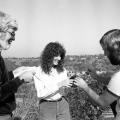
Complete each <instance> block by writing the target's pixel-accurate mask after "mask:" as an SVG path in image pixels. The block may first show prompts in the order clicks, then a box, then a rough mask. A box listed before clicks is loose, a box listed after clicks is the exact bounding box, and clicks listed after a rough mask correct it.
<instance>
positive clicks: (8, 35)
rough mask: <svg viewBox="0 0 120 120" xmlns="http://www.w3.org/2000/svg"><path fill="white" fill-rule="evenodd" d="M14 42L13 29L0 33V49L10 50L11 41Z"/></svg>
mask: <svg viewBox="0 0 120 120" xmlns="http://www.w3.org/2000/svg"><path fill="white" fill-rule="evenodd" d="M14 40H15V29H14V28H10V29H8V30H7V31H6V32H1V33H0V49H1V50H7V49H9V48H10V46H11V43H12V41H14Z"/></svg>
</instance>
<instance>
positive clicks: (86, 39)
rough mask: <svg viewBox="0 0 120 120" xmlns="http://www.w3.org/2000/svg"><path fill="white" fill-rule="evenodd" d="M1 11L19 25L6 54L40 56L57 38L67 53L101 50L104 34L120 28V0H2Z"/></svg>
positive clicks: (94, 52)
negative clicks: (47, 45) (14, 19)
mask: <svg viewBox="0 0 120 120" xmlns="http://www.w3.org/2000/svg"><path fill="white" fill-rule="evenodd" d="M0 11H3V12H5V13H8V14H10V15H11V16H12V17H14V18H16V19H17V21H18V25H19V28H18V31H17V32H16V41H15V42H13V43H12V45H11V48H10V49H9V50H7V51H2V55H3V57H38V56H39V55H40V53H41V51H42V50H43V49H44V47H45V46H46V44H48V43H49V42H55V41H58V42H60V43H61V44H63V45H64V47H65V48H66V51H67V55H81V54H82V55H83V54H92V55H93V54H100V53H103V51H102V48H101V46H100V44H99V40H100V38H101V37H102V35H103V34H104V33H105V32H107V31H108V30H111V29H120V0H0Z"/></svg>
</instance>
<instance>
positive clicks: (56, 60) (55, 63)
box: [53, 55, 61, 66]
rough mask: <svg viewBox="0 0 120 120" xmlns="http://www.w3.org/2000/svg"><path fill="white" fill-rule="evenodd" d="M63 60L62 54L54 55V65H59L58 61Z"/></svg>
mask: <svg viewBox="0 0 120 120" xmlns="http://www.w3.org/2000/svg"><path fill="white" fill-rule="evenodd" d="M60 60H61V57H60V55H59V56H57V57H54V59H53V65H55V66H56V65H58V63H59V61H60Z"/></svg>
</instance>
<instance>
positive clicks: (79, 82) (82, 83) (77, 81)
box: [74, 77, 88, 88]
mask: <svg viewBox="0 0 120 120" xmlns="http://www.w3.org/2000/svg"><path fill="white" fill-rule="evenodd" d="M74 84H75V85H76V86H78V87H80V88H86V86H88V85H87V83H86V82H85V81H84V80H83V79H82V78H80V77H77V78H75V80H74Z"/></svg>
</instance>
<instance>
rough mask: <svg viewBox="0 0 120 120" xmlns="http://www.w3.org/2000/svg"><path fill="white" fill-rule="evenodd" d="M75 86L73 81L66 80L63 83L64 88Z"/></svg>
mask: <svg viewBox="0 0 120 120" xmlns="http://www.w3.org/2000/svg"><path fill="white" fill-rule="evenodd" d="M72 84H73V79H69V78H68V79H65V80H63V81H62V82H61V86H62V87H71V86H72Z"/></svg>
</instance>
